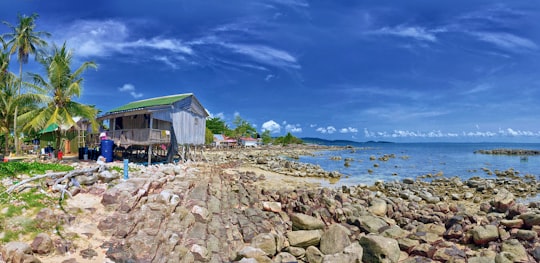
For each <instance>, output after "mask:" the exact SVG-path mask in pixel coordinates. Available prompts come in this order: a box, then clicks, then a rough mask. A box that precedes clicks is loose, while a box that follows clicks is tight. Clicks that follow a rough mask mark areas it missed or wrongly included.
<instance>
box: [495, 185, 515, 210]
mask: <svg viewBox="0 0 540 263" xmlns="http://www.w3.org/2000/svg"><path fill="white" fill-rule="evenodd" d="M515 204H516V201H515V197H514V194H512V193H511V192H509V191H508V190H506V189H504V188H502V189H499V192H498V193H497V195H496V196H495V197H494V198H493V200H492V201H491V205H492V206H493V208H494V209H495V211H497V212H500V213H504V212H506V211H508V209H510V207H512V206H513V205H515Z"/></svg>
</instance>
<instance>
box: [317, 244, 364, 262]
mask: <svg viewBox="0 0 540 263" xmlns="http://www.w3.org/2000/svg"><path fill="white" fill-rule="evenodd" d="M362 255H363V249H362V246H360V244H358V243H353V244H351V245H349V246H348V247H346V248H345V249H344V250H343V252H341V253H336V254H332V255H325V256H324V258H323V261H322V262H323V263H362Z"/></svg>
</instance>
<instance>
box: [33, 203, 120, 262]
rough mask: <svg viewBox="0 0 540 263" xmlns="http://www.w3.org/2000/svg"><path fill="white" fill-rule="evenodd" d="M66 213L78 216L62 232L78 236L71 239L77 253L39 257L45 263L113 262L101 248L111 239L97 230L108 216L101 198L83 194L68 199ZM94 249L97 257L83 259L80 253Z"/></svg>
mask: <svg viewBox="0 0 540 263" xmlns="http://www.w3.org/2000/svg"><path fill="white" fill-rule="evenodd" d="M65 209H66V211H68V212H69V213H70V214H73V215H75V216H76V218H75V220H74V221H73V222H71V224H67V225H64V229H63V230H62V231H61V233H62V234H63V235H70V234H72V233H76V234H77V236H78V237H77V238H74V239H70V240H72V241H73V245H74V246H75V247H76V248H77V252H76V253H73V254H65V255H56V254H55V255H51V256H46V257H41V256H40V257H39V259H40V260H41V261H42V262H44V263H47V262H51V263H52V262H55V263H56V262H62V261H63V260H66V259H75V260H76V262H79V263H86V262H113V261H110V260H109V259H107V258H106V257H105V252H106V250H105V249H103V248H101V247H100V246H101V245H102V244H103V242H105V241H107V240H109V237H107V236H104V235H103V233H102V232H101V231H99V229H98V228H97V226H98V224H99V221H100V220H101V219H103V218H105V217H106V216H107V215H108V212H107V211H106V210H105V207H104V206H103V205H102V204H101V196H97V195H93V194H87V193H82V194H78V195H75V196H74V197H73V198H70V199H68V201H67V205H66V207H65ZM88 248H90V249H93V250H94V251H95V252H97V256H96V257H93V258H91V259H90V258H87V259H85V258H83V257H82V256H81V255H80V251H81V250H84V249H88Z"/></svg>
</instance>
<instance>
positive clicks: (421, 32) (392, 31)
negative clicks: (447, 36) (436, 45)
mask: <svg viewBox="0 0 540 263" xmlns="http://www.w3.org/2000/svg"><path fill="white" fill-rule="evenodd" d="M437 32H444V30H440V29H438V30H426V29H425V28H423V27H418V26H416V27H414V26H403V25H399V26H397V27H383V28H381V29H378V30H376V31H372V32H371V33H372V34H380V35H393V36H399V37H408V38H414V39H416V40H419V41H429V42H436V41H437V37H436V36H435V34H434V33H437Z"/></svg>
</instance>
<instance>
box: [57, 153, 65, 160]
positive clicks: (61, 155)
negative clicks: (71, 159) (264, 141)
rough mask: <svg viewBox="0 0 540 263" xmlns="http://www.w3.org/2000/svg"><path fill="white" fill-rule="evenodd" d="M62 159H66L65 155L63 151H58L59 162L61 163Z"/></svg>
mask: <svg viewBox="0 0 540 263" xmlns="http://www.w3.org/2000/svg"><path fill="white" fill-rule="evenodd" d="M62 157H64V153H63V152H62V151H58V160H59V161H61V160H62Z"/></svg>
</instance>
